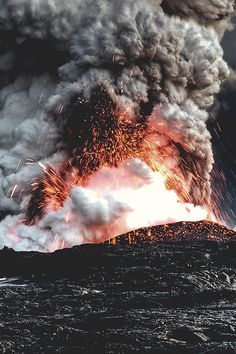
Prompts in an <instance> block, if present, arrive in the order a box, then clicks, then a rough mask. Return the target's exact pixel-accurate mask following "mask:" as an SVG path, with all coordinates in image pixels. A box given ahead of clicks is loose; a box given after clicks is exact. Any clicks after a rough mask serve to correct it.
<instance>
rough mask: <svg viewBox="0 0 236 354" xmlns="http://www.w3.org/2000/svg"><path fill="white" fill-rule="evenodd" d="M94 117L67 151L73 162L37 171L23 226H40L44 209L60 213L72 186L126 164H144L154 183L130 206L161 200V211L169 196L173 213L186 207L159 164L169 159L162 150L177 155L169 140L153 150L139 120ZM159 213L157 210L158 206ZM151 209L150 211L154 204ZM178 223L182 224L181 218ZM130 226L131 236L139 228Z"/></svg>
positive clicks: (116, 113) (178, 182)
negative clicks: (39, 173)
mask: <svg viewBox="0 0 236 354" xmlns="http://www.w3.org/2000/svg"><path fill="white" fill-rule="evenodd" d="M96 112H97V117H92V118H91V124H89V126H88V125H87V126H86V124H85V126H86V127H85V128H84V129H87V131H82V132H81V134H82V135H84V136H87V135H88V138H86V139H84V140H83V144H82V145H81V144H78V147H76V148H75V149H74V151H73V156H72V157H69V158H68V161H66V163H65V164H64V165H63V166H61V168H60V169H59V171H56V170H55V169H53V168H52V167H51V166H43V165H41V166H42V168H43V170H44V175H43V177H42V178H40V179H38V180H36V181H34V182H33V184H32V187H33V191H32V197H31V200H30V202H29V207H28V213H27V214H28V219H27V220H26V223H27V224H29V225H32V224H34V223H35V222H36V221H37V220H40V218H41V217H42V216H43V215H44V213H45V210H46V209H47V210H54V211H56V210H58V209H60V208H61V207H63V205H64V202H65V200H66V199H67V198H68V197H69V196H70V191H71V189H72V188H73V187H74V186H80V187H85V188H86V186H88V185H89V183H90V181H91V180H92V179H93V178H94V176H95V175H96V174H97V172H98V171H100V170H101V169H104V168H105V169H106V168H111V169H114V168H119V166H121V165H122V164H123V163H125V162H127V161H129V160H130V159H138V160H140V161H142V162H144V163H145V164H146V165H147V166H148V167H149V168H150V169H151V171H152V172H153V173H154V174H153V176H154V179H155V182H154V183H153V184H151V185H150V184H149V185H148V186H147V187H145V188H144V187H143V188H142V189H140V191H139V193H137V195H136V197H135V196H133V194H132V197H131V198H133V199H134V200H135V199H136V198H141V199H142V200H140V201H139V205H140V203H141V204H142V203H143V204H145V203H146V204H147V203H148V204H150V205H152V202H151V200H150V198H152V197H153V198H154V199H156V197H157V198H158V195H161V198H162V203H163V205H164V204H165V202H166V203H167V204H168V202H169V199H168V198H169V197H168V198H165V195H164V192H165V191H166V192H167V195H168V196H170V194H168V192H169V191H174V199H175V202H174V203H173V205H174V208H176V209H178V208H180V210H181V208H182V207H181V203H183V204H184V203H191V197H190V195H189V193H188V188H187V185H186V183H185V181H184V178H183V176H182V175H181V174H180V173H177V172H173V171H174V169H169V168H168V167H167V166H166V165H165V163H164V161H165V158H166V156H167V155H168V154H170V153H171V151H168V149H170V148H171V149H172V151H175V152H176V154H177V153H178V151H177V147H175V145H174V144H172V142H171V140H170V139H169V144H168V146H167V145H165V146H163V147H162V146H160V145H158V133H157V131H156V130H155V129H151V128H150V127H148V124H147V123H143V122H140V121H139V119H137V118H136V117H133V116H132V115H131V114H130V112H129V111H128V110H125V109H123V110H121V109H118V108H115V109H114V110H113V111H112V110H111V109H110V107H105V108H104V107H103V106H99V105H98V107H96ZM104 183H106V181H104ZM117 183H119V182H117ZM107 188H109V187H107ZM158 189H159V190H158ZM120 193H121V194H122V193H124V192H120ZM147 196H148V197H147ZM148 198H149V199H148ZM171 198H172V197H170V199H171ZM165 199H166V200H165ZM131 204H132V205H133V208H135V207H136V204H135V202H133V201H131ZM159 204H160V203H159ZM159 207H161V206H160V205H159ZM170 207H171V206H170ZM153 208H154V210H155V204H154V203H153ZM166 208H168V205H166ZM186 208H188V206H186ZM142 212H145V211H142ZM146 212H147V213H150V208H149V209H148V208H147V211H146ZM157 212H158V211H157ZM169 212H170V219H171V214H172V213H173V214H174V215H178V210H170V211H169ZM180 214H181V213H180ZM195 214H196V213H195ZM134 215H136V217H137V215H138V214H135V213H134ZM181 215H183V214H181ZM200 215H202V213H200ZM199 217H200V216H199ZM131 218H132V217H131ZM193 219H194V220H197V219H198V218H197V217H196V215H194V217H193ZM180 220H182V218H181V217H180ZM189 220H191V217H190V218H189ZM173 221H178V217H174V218H173ZM130 225H131V227H130V230H132V229H133V227H136V226H139V223H137V224H136V223H135V222H134V221H133V222H131V223H130ZM132 225H134V226H132ZM142 226H145V225H142V224H141V225H140V227H142ZM147 226H148V225H147ZM127 231H129V230H127Z"/></svg>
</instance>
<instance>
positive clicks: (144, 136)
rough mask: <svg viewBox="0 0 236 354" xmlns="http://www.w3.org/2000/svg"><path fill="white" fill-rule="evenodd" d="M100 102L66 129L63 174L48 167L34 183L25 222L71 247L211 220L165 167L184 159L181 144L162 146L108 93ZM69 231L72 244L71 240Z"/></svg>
mask: <svg viewBox="0 0 236 354" xmlns="http://www.w3.org/2000/svg"><path fill="white" fill-rule="evenodd" d="M96 95H98V96H99V99H97V97H96V101H95V103H94V105H91V103H90V106H89V107H86V104H87V103H86V102H83V105H85V107H83V109H84V112H85V113H84V114H85V116H84V119H83V121H82V122H79V123H78V122H76V124H75V122H74V120H73V119H74V118H73V119H72V118H69V119H68V120H67V123H66V125H65V126H63V131H64V134H65V136H66V137H67V141H68V146H69V148H68V151H69V154H68V160H67V161H66V162H65V163H64V164H63V165H62V166H61V168H60V169H59V170H58V171H56V170H55V169H53V168H52V167H50V166H43V165H42V167H43V169H44V176H43V177H42V178H40V179H38V180H37V181H34V183H33V192H32V196H31V199H30V201H29V206H28V211H27V220H26V223H27V224H28V225H33V224H38V225H39V226H40V228H42V229H45V228H46V229H50V230H51V231H52V232H53V233H54V234H56V235H57V237H59V239H60V238H61V239H63V245H64V244H65V245H72V244H78V243H83V242H99V241H104V240H106V239H108V238H110V237H114V236H117V235H120V234H121V233H125V232H128V231H131V230H134V229H137V228H140V227H144V226H152V225H156V224H164V223H169V222H176V221H182V220H186V221H190V220H191V221H195V220H201V219H204V218H206V216H207V212H206V211H205V210H204V209H203V208H202V207H200V206H194V205H193V204H191V196H190V195H189V193H188V188H187V183H186V181H185V180H184V177H183V176H182V175H181V173H180V171H179V170H177V169H176V172H175V169H174V168H172V169H170V168H168V166H166V164H165V157H166V156H167V155H168V156H170V155H171V153H173V152H174V154H177V153H178V149H177V147H176V146H175V144H174V143H173V142H171V140H170V139H169V140H168V144H165V145H164V146H163V144H162V145H161V144H159V141H160V139H163V137H161V136H160V134H159V133H158V131H157V130H156V129H155V128H153V127H152V126H151V125H150V124H149V122H148V120H146V121H145V122H144V120H143V119H142V117H138V118H137V117H134V116H133V115H132V114H131V113H130V111H128V110H125V109H120V108H117V106H116V105H115V104H114V103H113V101H112V100H111V99H110V98H107V96H104V92H102V93H101V92H100V91H99V92H97V93H96ZM91 107H92V108H91ZM87 112H88V113H87ZM68 127H69V128H68ZM170 150H171V151H170ZM54 219H56V220H57V222H56V223H55V222H54V221H52V220H54ZM65 225H66V226H65ZM67 225H68V226H67ZM67 227H68V229H69V231H68V232H69V233H70V235H72V234H73V235H74V236H73V237H72V238H73V241H71V240H70V237H69V236H68V237H67V236H65V235H66V234H67ZM65 229H66V231H65ZM62 233H64V234H62ZM60 234H61V235H60ZM76 235H77V236H76Z"/></svg>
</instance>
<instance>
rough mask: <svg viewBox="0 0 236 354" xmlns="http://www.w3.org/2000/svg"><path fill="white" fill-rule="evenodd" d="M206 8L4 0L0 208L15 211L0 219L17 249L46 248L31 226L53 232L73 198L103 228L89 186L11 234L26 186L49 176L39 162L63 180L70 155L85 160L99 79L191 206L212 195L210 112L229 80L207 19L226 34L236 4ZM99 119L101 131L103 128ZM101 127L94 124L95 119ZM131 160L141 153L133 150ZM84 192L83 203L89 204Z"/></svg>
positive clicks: (197, 4)
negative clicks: (141, 131) (82, 155)
mask: <svg viewBox="0 0 236 354" xmlns="http://www.w3.org/2000/svg"><path fill="white" fill-rule="evenodd" d="M206 3H207V4H206ZM180 4H182V5H181V6H180ZM204 4H205V5H204V6H203V2H202V1H191V2H190V1H187V0H183V1H168V0H166V1H161V0H156V1H155V0H152V1H148V0H146V1H145V0H138V1H137V0H136V1H134V0H129V1H123V0H122V1H115V0H112V1H108V0H99V1H96V2H95V1H93V0H86V1H84V0H83V1H82V0H68V1H62V0H58V1H53V0H38V1H36V0H8V1H7V2H6V1H4V0H0V8H1V13H0V38H1V39H0V76H1V81H0V88H1V91H0V168H1V170H0V210H1V213H2V216H5V215H8V214H12V215H15V216H14V217H13V218H12V217H10V216H9V215H8V216H7V218H6V219H5V220H3V221H2V224H1V226H0V229H1V230H0V234H2V236H0V237H2V240H3V241H2V243H4V244H5V243H7V244H8V245H15V243H16V242H18V246H17V247H18V249H31V248H36V249H45V245H44V246H42V245H41V246H39V245H38V243H39V242H37V234H38V233H39V231H37V232H36V231H35V230H36V229H37V230H38V227H39V226H40V227H41V230H42V232H44V231H45V230H47V231H48V233H49V234H50V233H51V234H53V235H54V236H55V234H56V235H57V234H58V233H57V232H56V233H55V232H54V231H53V229H54V226H55V223H56V220H57V219H58V218H59V219H60V213H61V214H63V213H64V212H65V210H67V213H68V212H69V214H70V215H71V208H72V209H73V210H75V209H76V207H75V206H76V205H77V206H78V208H77V209H78V210H77V211H78V215H80V217H81V218H82V219H83V217H82V216H81V215H83V216H84V215H85V214H86V213H87V209H88V214H90V213H91V210H94V213H95V214H94V215H95V220H94V215H92V216H91V219H89V220H90V223H91V225H93V224H94V225H96V224H97V221H96V220H97V219H96V215H97V218H98V219H99V220H100V217H101V215H100V213H99V212H97V211H96V210H97V207H96V208H95V209H93V207H92V206H91V203H90V199H89V196H90V195H91V193H90V192H89V191H87V192H88V195H89V196H87V195H86V191H85V190H84V189H83V188H84V187H81V188H79V187H74V188H72V189H71V190H70V189H69V190H68V198H67V199H66V200H65V201H64V203H63V206H62V209H60V210H59V211H58V213H59V214H58V213H57V212H52V213H50V212H48V213H46V215H44V217H43V220H40V221H38V222H37V223H36V224H35V225H34V226H24V225H21V228H23V229H24V232H25V234H24V233H22V232H21V233H18V232H16V236H15V241H14V242H13V241H12V242H11V241H9V242H7V241H6V234H7V231H6V230H7V229H9V228H10V226H9V225H10V224H11V225H14V223H15V220H17V222H19V219H22V218H23V219H25V215H24V213H23V214H22V211H24V210H26V209H27V205H28V204H29V203H30V198H31V207H32V200H34V201H36V200H38V199H37V198H35V199H32V195H33V194H34V192H33V193H32V189H34V187H33V186H32V185H31V183H32V181H34V178H39V177H40V176H43V174H44V170H45V169H44V167H43V168H42V166H47V165H50V166H52V167H53V168H54V170H55V171H56V173H59V174H60V177H61V176H62V175H63V173H62V172H61V170H62V169H63V168H65V166H67V165H68V161H69V163H70V164H71V165H72V167H73V168H74V167H78V160H79V158H78V153H79V152H81V151H83V142H84V140H83V139H82V138H81V135H86V134H87V133H88V136H90V133H91V132H90V130H91V129H92V125H91V124H90V123H88V122H89V121H90V119H92V120H91V121H92V122H93V121H94V114H88V111H89V112H95V110H97V106H98V103H99V102H95V101H96V100H95V101H94V92H96V90H99V89H98V88H99V87H102V90H104V91H105V92H106V95H107V96H109V97H110V100H111V101H112V107H113V106H114V111H115V112H117V111H118V112H120V113H119V114H120V116H122V117H123V116H125V117H126V116H127V115H128V116H130V117H135V118H132V119H133V123H131V124H130V125H131V126H132V125H133V126H136V124H137V127H140V125H142V127H145V134H146V135H145V141H146V143H149V146H150V145H151V146H154V149H155V150H156V155H157V156H159V157H161V162H162V164H163V165H164V166H166V168H168V170H169V172H170V173H173V174H175V175H177V176H178V177H179V178H180V180H181V181H182V180H184V181H185V183H184V184H185V187H186V188H187V194H188V195H190V197H191V198H190V200H189V199H186V202H189V201H191V202H192V203H193V204H197V205H201V206H202V205H206V204H207V203H208V202H209V198H210V172H211V169H212V164H213V156H212V149H211V142H210V139H211V137H210V133H209V132H208V130H207V128H206V121H207V119H208V113H207V110H208V109H209V107H210V106H211V105H212V103H213V101H214V95H215V94H216V93H217V92H218V91H219V88H220V84H221V82H222V81H223V80H224V79H225V78H226V77H227V76H228V68H227V65H226V63H225V62H224V60H223V59H222V55H223V52H222V49H221V46H220V43H219V36H218V34H217V33H216V31H215V30H214V29H213V28H212V25H213V26H214V28H215V29H216V30H217V31H218V33H220V35H222V33H223V31H224V30H225V29H226V27H227V23H228V19H229V17H230V15H231V14H232V12H233V11H234V1H230V0H228V1H227V0H225V1H223V0H222V1H213V0H208V1H207V2H204ZM202 14H203V15H202ZM173 15H177V16H173ZM178 16H180V17H178ZM97 101H99V100H97ZM108 101H109V100H108ZM81 102H82V103H81ZM88 107H89V108H88ZM95 108H96V109H95ZM103 108H104V106H103ZM106 110H107V108H106V107H105V108H104V109H102V112H103V113H104V112H105V113H106V112H107V111H106ZM124 112H125V113H124ZM127 112H128V113H127ZM109 114H110V112H109ZM105 115H106V114H105ZM77 116H78V122H76V123H75V119H76V117H77ZM98 116H99V117H100V116H101V115H99V114H98ZM84 117H86V119H85V118H84ZM114 119H116V114H114V117H113V121H114ZM124 119H126V118H124ZM103 123H104V122H103ZM103 123H102V121H101V127H102V128H100V133H99V134H100V135H99V136H101V135H102V131H103V129H104V127H105V126H106V124H105V125H104V124H103ZM112 124H113V123H112ZM78 127H81V130H82V133H81V132H80V130H79V129H78ZM115 127H116V128H117V127H119V125H115ZM86 128H88V131H86ZM96 128H97V130H98V131H99V120H98V122H96ZM74 130H75V131H76V134H73V131H74ZM105 130H106V129H105ZM86 132H87V133H86ZM133 134H136V133H135V132H133ZM104 136H105V135H104ZM104 136H103V139H104ZM76 139H78V140H76ZM71 141H73V144H72V143H71ZM76 141H77V143H76ZM76 144H77V145H78V146H76ZM109 146H110V145H109ZM127 157H129V158H132V157H133V158H137V155H134V156H130V155H129V154H128V153H127ZM75 161H77V165H76V163H75ZM131 162H132V160H131ZM66 164H67V165H66ZM159 164H160V161H159ZM122 166H123V165H122ZM142 166H143V165H142ZM142 166H141V165H140V169H142ZM90 167H91V166H90ZM100 167H102V166H99V168H100ZM122 168H123V167H122ZM122 168H121V169H122ZM63 178H64V179H65V181H66V177H65V176H64V177H63ZM61 188H63V186H62V187H61ZM177 192H178V191H177ZM102 195H103V193H102ZM77 196H79V197H78V198H77ZM106 198H107V197H106V196H105V203H107V204H106V205H108V206H107V208H108V210H109V213H110V214H111V215H113V211H114V210H115V212H114V215H115V218H116V219H117V220H121V219H120V218H122V217H123V216H120V215H121V214H122V213H123V212H124V213H126V212H127V210H129V208H130V206H129V205H128V204H127V203H126V205H125V206H124V205H123V204H122V203H121V204H120V202H118V201H114V200H112V201H111V200H110V199H109V198H110V197H109V198H108V199H109V201H108V200H107V199H106ZM112 198H113V197H112ZM77 199H79V200H80V203H79V204H78V203H77ZM81 200H82V201H83V200H85V201H86V200H87V201H88V207H87V206H86V207H84V206H83V205H82V204H83V203H82V202H81ZM81 203H82V204H81ZM98 204H99V203H98ZM114 205H115V207H114ZM127 205H128V206H127ZM34 207H35V208H36V209H37V207H38V205H34ZM90 207H91V208H90ZM116 210H118V211H117V212H116ZM74 213H75V214H76V212H74ZM119 213H121V214H119ZM52 214H53V215H54V216H53V217H51V220H50V215H52ZM55 214H56V215H55ZM18 215H20V216H18ZM63 215H64V214H63ZM122 215H123V214H122ZM63 217H64V216H63ZM110 217H111V216H110ZM68 218H69V217H68ZM102 218H103V217H102ZM183 218H184V216H183ZM52 219H53V220H54V221H53V220H52ZM108 219H109V218H108ZM164 219H165V218H164ZM60 220H62V216H61V219H60ZM63 220H64V219H63ZM156 221H158V220H156ZM161 221H162V222H164V221H166V220H161ZM38 223H39V224H40V223H41V224H40V225H38ZM44 223H45V224H44ZM61 223H62V222H59V221H58V223H57V224H56V225H61ZM82 223H83V222H82ZM72 224H73V223H72ZM72 224H71V228H72ZM73 225H74V224H73ZM26 229H27V230H28V231H27V232H26ZM40 232H41V231H40ZM32 235H36V236H32ZM19 237H20V238H19ZM32 238H33V241H32V240H31V239H32ZM34 238H35V239H34ZM62 238H63V236H62V235H61V239H62ZM29 240H31V241H32V242H29ZM85 240H87V238H86V237H85ZM64 241H65V244H66V245H71V244H74V243H76V241H71V242H70V241H69V240H68V239H66V240H64ZM82 241H83V240H81V239H79V240H78V242H82ZM19 242H22V243H21V244H20V243H19ZM27 242H28V243H27ZM60 242H61V243H62V240H61V241H60ZM15 247H16V246H15ZM17 247H16V248H17ZM50 247H51V246H50ZM50 247H48V248H47V247H46V249H47V250H49V249H50Z"/></svg>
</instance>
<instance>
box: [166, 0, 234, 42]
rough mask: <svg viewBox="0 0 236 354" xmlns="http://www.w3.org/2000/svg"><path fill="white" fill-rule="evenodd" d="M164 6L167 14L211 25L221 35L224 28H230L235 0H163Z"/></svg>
mask: <svg viewBox="0 0 236 354" xmlns="http://www.w3.org/2000/svg"><path fill="white" fill-rule="evenodd" d="M164 7H165V10H166V11H167V12H168V13H169V14H175V15H178V16H180V17H183V18H187V19H189V18H192V19H194V20H195V21H197V22H198V23H200V24H201V25H205V26H213V27H214V28H215V30H216V31H217V33H218V34H219V36H220V37H222V36H223V34H224V32H225V30H226V29H231V28H232V26H231V22H230V18H231V17H232V15H233V14H234V11H235V0H182V1H179V0H164Z"/></svg>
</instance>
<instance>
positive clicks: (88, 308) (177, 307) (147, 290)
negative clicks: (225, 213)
mask: <svg viewBox="0 0 236 354" xmlns="http://www.w3.org/2000/svg"><path fill="white" fill-rule="evenodd" d="M190 224H192V223H190ZM190 224H189V223H187V224H186V223H185V224H176V225H173V226H170V227H169V229H171V230H172V231H171V233H172V234H173V232H175V233H177V232H178V233H179V238H181V239H183V237H181V233H180V226H181V225H182V226H181V227H182V230H183V234H182V235H185V231H186V230H187V229H189V228H190V229H191V230H194V233H193V231H192V234H191V232H190V234H188V235H189V236H188V237H185V240H182V241H178V238H177V241H176V242H170V241H162V242H160V243H155V242H154V241H153V239H152V242H151V243H148V242H147V241H148V240H149V237H150V232H149V230H146V237H145V233H144V231H142V232H141V233H142V236H141V238H139V241H138V242H137V244H132V245H129V244H128V241H130V235H124V236H122V237H120V238H119V242H120V244H117V245H112V244H103V245H83V246H78V247H74V248H73V249H68V250H61V251H57V252H55V253H53V254H41V253H36V252H32V253H27V252H20V253H17V252H14V251H13V250H10V249H7V248H5V249H4V250H2V251H1V252H0V275H1V277H2V279H1V280H0V295H1V302H0V314H1V317H0V319H1V320H0V353H57V352H58V353H132V352H133V353H134V352H139V353H174V354H176V353H181V354H182V353H183V354H184V353H236V311H235V308H236V241H234V239H233V238H234V236H235V233H234V232H233V231H230V230H228V229H226V228H221V227H220V226H218V225H215V224H206V223H204V224H201V223H200V224H199V223H198V224H194V226H195V227H192V228H191V225H190ZM197 225H198V226H199V229H197V228H196V226H197ZM207 225H208V226H207ZM200 226H201V227H200ZM163 228H164V227H163ZM163 228H162V229H161V228H159V230H163ZM209 228H211V232H209ZM167 229H168V228H167ZM212 229H213V230H214V234H213V231H212ZM155 230H158V228H155ZM173 230H174V231H173ZM207 230H208V231H207ZM227 230H228V231H227ZM152 231H153V232H154V230H152ZM198 231H199V233H198ZM155 232H156V231H155ZM204 232H205V234H204ZM188 233H189V231H188ZM220 233H222V236H223V237H220ZM159 234H160V233H159ZM195 234H197V235H198V239H197V241H194V240H193V238H194V237H193V236H194V235H195ZM186 235H187V233H186ZM204 235H205V236H204ZM207 235H210V236H209V237H207ZM211 235H214V239H212V237H211ZM167 236H168V235H167ZM203 236H204V237H203ZM216 236H217V237H216ZM204 238H205V239H204ZM206 238H208V239H207V240H206ZM216 239H217V240H216ZM220 239H223V240H224V241H220Z"/></svg>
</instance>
